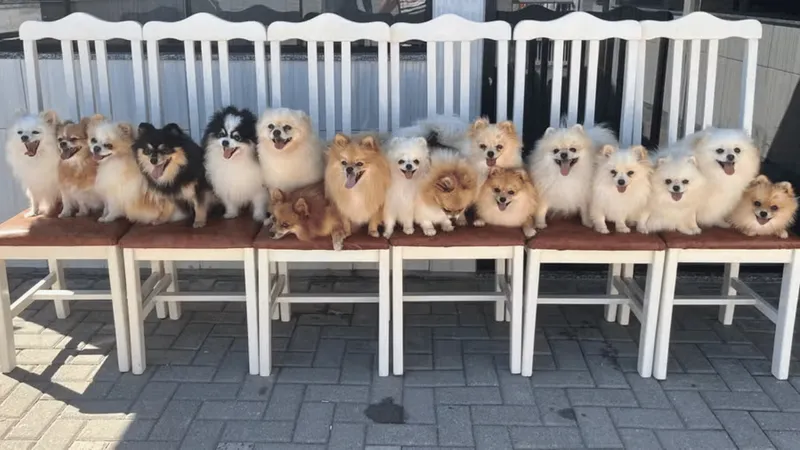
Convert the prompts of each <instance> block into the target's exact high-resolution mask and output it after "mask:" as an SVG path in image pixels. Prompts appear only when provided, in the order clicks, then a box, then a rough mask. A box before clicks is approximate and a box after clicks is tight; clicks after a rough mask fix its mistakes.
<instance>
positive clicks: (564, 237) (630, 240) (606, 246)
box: [528, 219, 666, 251]
mask: <svg viewBox="0 0 800 450" xmlns="http://www.w3.org/2000/svg"><path fill="white" fill-rule="evenodd" d="M609 230H610V231H611V233H609V234H602V233H598V232H597V231H594V230H593V229H591V228H587V227H585V226H583V225H581V223H580V222H578V221H577V220H566V219H562V220H558V219H556V220H553V219H550V220H549V221H548V223H547V228H545V229H544V230H540V231H539V232H538V233H537V234H536V236H535V237H533V238H532V239H531V240H529V241H528V247H529V248H532V249H540V250H583V251H656V250H664V249H665V248H666V245H665V244H664V241H662V240H661V238H660V237H659V236H658V235H650V234H641V233H637V232H636V230H633V229H632V230H631V232H630V233H616V232H615V230H614V226H613V224H609Z"/></svg>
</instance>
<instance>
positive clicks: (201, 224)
mask: <svg viewBox="0 0 800 450" xmlns="http://www.w3.org/2000/svg"><path fill="white" fill-rule="evenodd" d="M204 226H206V222H205V220H195V221H194V223H193V224H192V228H203V227H204Z"/></svg>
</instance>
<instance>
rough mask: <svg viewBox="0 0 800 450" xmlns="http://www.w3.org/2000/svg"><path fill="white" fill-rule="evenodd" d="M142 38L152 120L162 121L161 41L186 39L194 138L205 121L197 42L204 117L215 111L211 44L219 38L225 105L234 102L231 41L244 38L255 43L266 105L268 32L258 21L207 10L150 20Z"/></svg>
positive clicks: (260, 94) (261, 103)
mask: <svg viewBox="0 0 800 450" xmlns="http://www.w3.org/2000/svg"><path fill="white" fill-rule="evenodd" d="M142 37H143V39H144V41H145V42H146V43H147V68H148V85H149V88H150V120H151V121H152V122H153V123H155V124H156V125H160V124H162V122H163V118H162V102H161V86H160V79H159V65H160V63H161V58H160V55H159V41H160V40H162V39H176V40H179V41H183V45H184V57H185V59H186V87H187V94H188V95H187V99H188V102H189V128H190V131H191V134H192V136H193V137H194V138H195V139H198V140H199V139H200V137H201V135H202V133H203V126H204V125H205V124H204V122H201V121H200V117H201V116H200V108H199V105H198V99H197V95H198V94H197V72H196V67H195V63H196V57H195V43H196V42H200V59H201V64H202V73H203V107H204V112H205V116H209V115H211V114H212V113H213V112H214V109H215V103H214V70H213V55H212V49H211V43H212V42H213V41H216V43H217V53H218V56H219V86H220V97H221V104H222V105H225V106H227V105H229V104H230V103H231V78H230V67H229V57H228V41H230V40H233V39H244V40H247V41H251V42H252V43H253V51H254V57H255V68H256V73H255V78H256V95H257V104H258V108H259V110H263V109H265V108H266V107H267V72H266V64H265V57H264V45H265V43H266V40H267V32H266V30H265V29H264V26H263V25H261V24H260V23H258V22H236V23H234V22H228V21H226V20H222V19H220V18H218V17H216V16H212V15H211V14H208V13H198V14H194V15H192V16H190V17H188V18H186V19H184V20H181V21H178V22H157V21H153V22H147V23H146V24H145V25H144V27H142Z"/></svg>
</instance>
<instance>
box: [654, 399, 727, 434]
mask: <svg viewBox="0 0 800 450" xmlns="http://www.w3.org/2000/svg"><path fill="white" fill-rule="evenodd" d="M667 397H669V399H670V401H671V402H672V405H673V406H674V407H675V410H676V411H677V412H678V415H679V416H681V419H683V422H684V423H685V424H686V427H687V428H693V429H718V428H722V425H720V423H719V421H718V420H717V418H716V416H714V413H713V412H712V411H711V409H709V407H708V405H707V404H706V402H705V401H703V398H702V397H701V396H700V394H699V393H697V392H694V391H670V392H668V393H667Z"/></svg>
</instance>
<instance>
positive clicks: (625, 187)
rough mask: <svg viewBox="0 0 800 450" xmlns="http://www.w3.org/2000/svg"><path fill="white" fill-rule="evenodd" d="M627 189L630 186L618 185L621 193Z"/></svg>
mask: <svg viewBox="0 0 800 450" xmlns="http://www.w3.org/2000/svg"><path fill="white" fill-rule="evenodd" d="M627 189H628V186H620V185H617V191H619V193H620V194H621V193H623V192H625V191H626V190H627Z"/></svg>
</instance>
